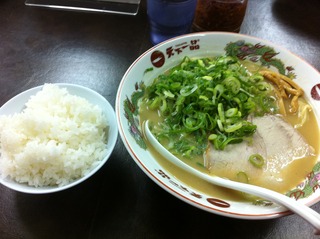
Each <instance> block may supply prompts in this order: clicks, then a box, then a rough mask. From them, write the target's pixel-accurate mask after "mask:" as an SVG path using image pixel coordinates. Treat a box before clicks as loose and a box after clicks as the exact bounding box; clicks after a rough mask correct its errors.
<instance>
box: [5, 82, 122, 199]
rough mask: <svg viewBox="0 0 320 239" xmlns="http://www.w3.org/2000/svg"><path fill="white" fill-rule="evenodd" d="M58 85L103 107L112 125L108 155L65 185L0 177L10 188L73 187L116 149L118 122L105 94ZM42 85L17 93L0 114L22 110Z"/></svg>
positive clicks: (53, 189)
mask: <svg viewBox="0 0 320 239" xmlns="http://www.w3.org/2000/svg"><path fill="white" fill-rule="evenodd" d="M56 85H58V86H59V87H61V88H66V89H67V90H68V92H69V93H70V94H72V95H77V96H80V97H83V98H85V99H86V100H87V101H88V102H89V103H91V104H93V105H97V106H98V107H99V108H101V110H102V112H103V113H104V114H105V115H106V116H107V119H108V123H109V126H110V127H109V132H108V133H109V136H108V143H107V148H108V150H107V152H106V155H105V156H104V158H103V160H101V162H100V163H99V164H98V165H97V166H96V167H95V168H93V169H92V170H91V171H90V172H89V173H88V174H86V175H85V176H83V177H82V178H79V179H77V180H75V181H73V182H71V183H69V184H67V185H65V186H60V187H58V186H52V187H32V186H28V185H26V184H20V183H17V182H15V181H12V180H9V179H2V178H0V183H1V184H3V185H4V186H6V187H8V188H11V189H13V190H16V191H19V192H24V193H30V194H45V193H53V192H58V191H62V190H65V189H68V188H70V187H73V186H75V185H77V184H79V183H81V182H83V181H84V180H86V179H88V178H89V177H91V176H92V175H93V174H94V173H96V172H97V171H98V170H99V169H100V168H101V167H102V166H103V165H104V164H105V163H106V162H107V160H108V159H109V157H110V155H111V153H112V151H113V149H114V146H115V144H116V142H117V137H118V127H117V123H116V117H115V112H114V109H113V107H112V106H111V104H110V103H109V102H108V101H107V100H106V99H105V98H104V97H103V96H101V95H100V94H98V93H97V92H95V91H93V90H91V89H89V88H86V87H83V86H80V85H74V84H65V83H57V84H56ZM42 87H43V86H38V87H35V88H32V89H29V90H27V91H24V92H22V93H20V94H18V95H16V96H15V97H13V98H12V99H11V100H9V101H8V102H6V103H5V104H4V105H3V106H2V107H1V108H0V115H12V114H14V113H19V112H21V111H22V109H23V108H24V107H25V103H26V102H27V101H28V100H29V99H30V97H31V96H32V95H35V94H36V93H37V92H38V91H40V90H41V89H42Z"/></svg>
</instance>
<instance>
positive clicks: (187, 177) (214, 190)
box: [140, 62, 320, 201]
mask: <svg viewBox="0 0 320 239" xmlns="http://www.w3.org/2000/svg"><path fill="white" fill-rule="evenodd" d="M244 65H245V66H246V67H247V68H248V69H249V70H250V71H251V72H256V71H258V70H260V68H261V67H260V66H258V65H257V64H253V63H248V62H245V63H244ZM303 100H304V99H303ZM286 104H289V103H288V102H286ZM284 118H285V120H287V121H288V122H289V123H291V124H292V125H295V124H297V123H298V122H299V120H298V117H297V115H292V114H288V115H287V116H285V117H284ZM146 120H149V121H151V122H153V123H156V122H159V121H160V120H161V119H160V117H159V115H158V113H157V112H156V111H151V110H148V108H147V106H146V105H145V104H141V106H140V122H141V123H143V122H145V121H146ZM297 130H298V131H299V132H300V133H301V134H302V136H303V137H304V138H305V139H306V141H307V142H308V144H309V145H311V146H312V147H313V148H314V150H315V155H314V156H309V157H305V158H302V159H298V160H293V161H292V162H291V163H290V164H288V165H287V166H286V167H284V168H283V170H282V178H283V180H282V182H280V183H279V185H277V186H276V188H272V187H270V185H265V184H263V183H261V182H259V180H256V181H250V183H251V184H255V185H258V186H261V187H265V188H269V189H271V190H274V191H277V192H280V193H285V192H287V191H289V190H290V189H292V188H294V187H296V186H297V185H298V184H299V183H301V182H302V181H303V180H304V179H305V177H306V175H307V174H308V173H309V172H311V171H312V168H313V166H314V165H315V163H316V160H317V157H318V155H319V144H320V139H319V137H320V136H319V134H320V133H319V127H318V125H317V121H316V117H315V115H314V113H313V112H310V113H309V118H308V122H307V123H305V124H304V125H303V126H302V127H300V128H298V129H297ZM275 140H276V139H275ZM279 143H281V142H279ZM147 145H148V149H149V151H150V152H151V153H152V155H153V156H154V157H155V159H156V160H157V161H158V163H159V164H160V165H161V166H162V167H163V168H164V169H166V170H167V171H168V172H170V173H171V174H172V175H174V176H175V177H176V178H177V179H178V180H180V181H182V182H184V183H185V184H186V185H189V186H190V187H192V188H194V189H196V190H199V191H201V192H203V193H205V194H207V195H209V196H212V197H218V198H223V199H225V200H233V201H243V200H245V198H244V197H243V194H241V193H238V192H235V191H233V190H229V189H225V188H221V187H218V186H215V185H212V184H210V183H208V182H206V181H204V180H202V179H199V178H198V177H195V176H193V175H191V174H189V173H186V172H185V171H184V170H182V169H180V168H179V167H177V166H175V165H173V164H172V163H170V162H169V161H168V160H167V159H165V158H164V157H162V156H161V155H160V154H159V153H158V152H157V151H156V150H155V149H154V148H153V147H152V146H151V145H150V144H149V143H148V142H147ZM181 159H182V160H183V161H184V162H185V163H187V164H188V165H190V166H192V167H194V168H196V169H197V170H200V171H203V172H205V173H209V172H208V170H206V169H205V168H204V167H201V166H199V165H203V164H204V163H203V162H204V159H203V156H202V155H200V156H198V157H193V158H192V160H191V159H186V158H181ZM219 176H224V175H219ZM230 179H232V178H230Z"/></svg>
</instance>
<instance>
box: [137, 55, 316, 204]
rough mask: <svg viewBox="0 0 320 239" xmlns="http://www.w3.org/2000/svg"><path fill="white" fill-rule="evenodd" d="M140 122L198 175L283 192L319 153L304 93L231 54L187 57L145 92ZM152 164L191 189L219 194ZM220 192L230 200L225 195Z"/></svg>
mask: <svg viewBox="0 0 320 239" xmlns="http://www.w3.org/2000/svg"><path fill="white" fill-rule="evenodd" d="M252 69H254V70H252ZM140 117H141V122H143V121H145V120H149V121H150V123H152V124H151V125H152V128H151V131H152V132H153V134H154V135H155V136H156V137H157V139H158V140H159V142H160V143H161V144H163V145H164V146H165V147H166V148H167V149H168V150H169V151H171V152H172V153H173V154H175V155H176V156H177V157H179V158H180V159H181V160H183V161H184V162H186V163H188V164H189V165H191V166H193V167H195V168H196V169H198V170H201V171H203V172H207V173H209V174H213V175H218V176H221V177H226V178H229V179H231V180H237V181H241V182H246V183H250V184H254V185H258V186H262V187H266V188H269V189H272V190H275V191H278V192H281V193H285V192H286V191H288V190H290V189H292V188H293V187H295V186H296V185H297V184H298V183H300V182H301V181H302V180H303V179H304V178H305V176H306V174H307V173H308V172H310V171H311V170H312V167H313V165H314V164H315V161H316V159H317V155H318V152H319V133H316V134H314V132H319V130H318V125H317V122H316V119H315V116H314V114H313V112H312V109H311V107H310V106H309V105H308V104H307V102H306V101H305V99H304V98H303V91H302V89H301V88H300V87H299V86H298V85H297V84H296V83H295V82H294V81H292V80H291V79H290V78H288V77H287V76H284V75H280V74H277V73H275V72H272V71H269V70H266V69H263V68H262V67H261V66H258V65H256V64H253V63H249V62H240V61H239V60H238V59H236V58H233V57H230V56H219V57H216V58H201V59H190V58H188V57H186V58H184V59H183V61H182V62H181V63H180V64H179V65H177V66H176V67H173V68H172V69H170V70H169V71H168V72H165V73H164V74H162V75H159V76H158V77H157V78H156V79H155V80H154V82H153V83H152V84H151V85H150V86H147V87H145V93H144V97H143V99H142V101H141V105H140ZM306 122H308V123H306ZM311 129H312V130H311ZM152 151H153V150H152ZM154 154H155V155H156V153H154ZM156 158H157V159H158V160H159V162H160V163H161V164H162V165H163V166H164V167H165V168H166V169H167V170H169V171H171V172H172V174H174V175H175V176H176V177H177V178H179V179H180V180H182V181H184V182H185V183H187V184H188V185H190V186H191V187H195V188H197V189H198V190H201V191H204V192H205V193H207V194H209V195H212V196H217V193H218V194H221V193H219V191H220V192H221V190H222V189H218V190H217V187H215V186H213V185H211V184H208V183H207V182H203V181H201V180H199V179H196V178H195V177H194V176H192V175H189V174H188V173H186V172H184V171H182V170H180V169H177V168H176V167H175V166H173V165H171V164H170V163H168V162H166V160H165V159H163V158H162V157H161V156H159V155H156ZM222 194H223V197H225V198H226V197H229V196H228V194H229V190H228V192H227V193H226V192H222ZM220 196H221V195H220Z"/></svg>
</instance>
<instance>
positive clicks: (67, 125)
mask: <svg viewBox="0 0 320 239" xmlns="http://www.w3.org/2000/svg"><path fill="white" fill-rule="evenodd" d="M107 127H108V122H107V119H106V117H105V116H104V115H103V113H102V111H101V109H100V108H98V107H97V106H94V105H92V104H90V103H89V102H88V101H87V100H85V99H83V98H81V97H78V96H74V95H71V94H69V93H68V91H67V90H66V89H65V88H59V87H58V86H57V85H51V84H46V85H44V87H43V89H42V90H41V91H40V92H38V93H37V94H36V95H35V96H33V97H31V98H30V100H29V101H28V102H27V103H26V108H25V109H24V110H23V112H21V113H20V114H15V115H12V116H2V117H0V174H1V177H3V178H10V179H13V180H15V181H17V182H19V183H27V184H28V185H32V186H35V187H42V186H56V185H58V186H63V185H66V184H68V183H70V182H72V181H74V180H76V179H78V178H80V177H82V176H84V175H86V174H87V173H88V172H89V171H90V170H91V169H92V168H94V167H95V166H96V165H97V164H99V162H100V161H101V160H102V159H103V157H104V155H105V154H106V150H107V147H106V143H107V133H106V132H107V130H106V129H107Z"/></svg>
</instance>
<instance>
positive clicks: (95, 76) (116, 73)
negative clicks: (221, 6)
mask: <svg viewBox="0 0 320 239" xmlns="http://www.w3.org/2000/svg"><path fill="white" fill-rule="evenodd" d="M319 9H320V1H319V0H308V1H300V0H249V5H248V9H247V14H246V17H245V20H244V22H243V25H242V28H241V33H244V34H248V35H252V36H256V37H260V38H263V39H266V40H269V41H272V42H273V43H275V44H278V45H282V46H284V47H286V48H287V49H289V50H291V51H292V52H294V53H296V54H297V55H299V56H301V57H302V58H304V59H306V60H307V61H308V62H309V63H310V64H312V65H313V66H314V67H315V68H316V69H318V70H320V27H319V26H320V15H319V12H318V10H319ZM151 46H152V45H151V43H150V42H149V25H148V21H147V14H146V7H145V1H142V2H141V8H140V10H139V13H138V15H137V16H124V15H112V14H93V13H84V12H71V11H58V10H52V9H45V8H34V7H27V6H25V5H24V1H22V0H16V1H12V0H1V1H0V106H1V105H3V104H4V103H5V102H6V101H7V100H9V99H10V98H11V97H13V96H15V95H16V94H18V93H20V92H22V91H24V90H27V89H29V88H31V87H34V86H38V85H42V84H43V83H55V82H65V83H76V84H80V85H83V86H86V87H89V88H91V89H93V90H95V91H97V92H99V93H100V94H101V95H103V96H104V97H105V98H106V99H107V100H109V101H110V103H111V104H112V105H114V103H115V97H116V91H117V87H118V85H119V82H120V81H121V78H122V76H123V74H124V73H125V71H126V70H127V68H128V67H129V66H130V64H131V63H132V62H133V61H134V60H135V59H136V58H137V57H138V56H139V55H140V54H141V53H143V52H144V51H146V50H147V49H149V48H150V47H151ZM313 208H314V209H315V210H317V211H318V212H320V204H319V203H318V204H316V205H314V206H313ZM170 237H176V238H255V239H257V238H272V239H274V238H316V237H315V236H314V235H313V228H312V227H311V226H310V225H309V224H308V223H306V222H305V221H304V220H303V219H301V218H300V217H299V216H296V215H289V216H286V217H283V218H278V219H270V220H255V221H254V220H240V219H232V218H227V217H222V216H218V215H215V214H210V213H208V212H205V211H202V210H200V209H197V208H195V207H192V206H190V205H189V204H186V203H184V202H182V201H181V200H179V199H177V198H176V197H174V196H172V195H171V194H169V193H167V192H166V191H164V190H163V189H162V188H160V187H159V186H158V185H157V184H155V183H154V182H153V181H152V180H151V179H149V178H148V177H147V176H146V175H145V174H144V173H143V172H142V171H141V170H140V168H139V167H138V166H137V165H136V164H135V162H134V161H133V160H132V158H131V157H130V155H129V153H128V152H127V151H126V149H125V147H124V145H123V143H122V141H121V139H120V137H119V138H118V142H117V145H116V147H115V150H114V152H113V154H112V155H111V158H110V159H109V161H108V162H107V163H106V165H105V166H104V167H103V168H102V169H101V170H99V171H98V173H96V174H95V175H94V176H93V177H91V178H90V179H88V180H87V181H85V182H83V183H82V184H81V185H78V186H76V187H74V188H72V189H69V190H66V191H63V192H59V193H54V194H46V195H30V194H23V193H19V192H15V191H12V190H10V189H7V188H6V187H4V186H2V185H0V238H4V239H6V238H79V239H81V238H170Z"/></svg>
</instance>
